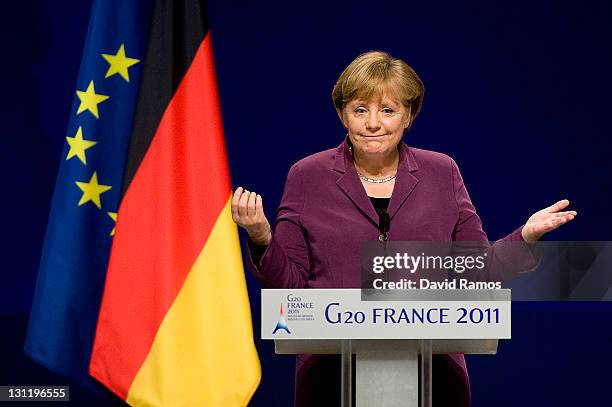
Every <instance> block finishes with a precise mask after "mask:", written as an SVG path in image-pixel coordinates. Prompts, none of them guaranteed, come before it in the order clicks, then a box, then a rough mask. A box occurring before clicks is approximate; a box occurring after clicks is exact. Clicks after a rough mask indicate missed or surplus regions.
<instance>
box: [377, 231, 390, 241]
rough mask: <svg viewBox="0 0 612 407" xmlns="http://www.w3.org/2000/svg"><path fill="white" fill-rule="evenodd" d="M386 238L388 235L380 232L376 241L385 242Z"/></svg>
mask: <svg viewBox="0 0 612 407" xmlns="http://www.w3.org/2000/svg"><path fill="white" fill-rule="evenodd" d="M387 240H389V236H385V235H383V234H382V233H381V234H380V235H378V241H379V242H385V241H387Z"/></svg>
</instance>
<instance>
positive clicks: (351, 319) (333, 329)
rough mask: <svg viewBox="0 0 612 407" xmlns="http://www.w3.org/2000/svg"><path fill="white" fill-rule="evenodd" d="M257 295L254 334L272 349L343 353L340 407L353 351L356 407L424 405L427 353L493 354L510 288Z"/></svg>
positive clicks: (346, 403) (506, 316)
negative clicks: (257, 322) (272, 344)
mask: <svg viewBox="0 0 612 407" xmlns="http://www.w3.org/2000/svg"><path fill="white" fill-rule="evenodd" d="M261 296H262V298H261V312H262V315H261V317H262V318H261V335H262V338H263V339H274V340H275V341H274V342H275V345H276V353H279V354H293V353H317V354H334V353H336V354H338V353H339V354H341V355H342V356H341V383H342V385H341V406H342V407H352V397H351V394H352V390H351V386H352V379H351V378H352V371H353V366H352V355H353V354H354V355H355V360H356V369H355V384H356V389H355V390H356V391H355V394H356V405H357V407H370V406H377V407H417V406H421V407H431V406H432V392H431V389H432V354H433V353H469V354H495V353H496V351H497V340H498V339H509V338H510V316H511V315H510V313H511V308H510V290H401V291H400V290H392V291H382V290H376V291H371V292H365V291H362V290H359V289H295V290H293V289H291V290H290V289H281V290H262V294H261ZM419 355H420V357H419ZM419 364H420V368H419ZM419 371H420V372H421V373H420V380H419ZM419 394H420V402H419V397H418V395H419Z"/></svg>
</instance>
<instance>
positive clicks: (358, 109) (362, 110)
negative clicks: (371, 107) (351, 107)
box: [355, 107, 367, 114]
mask: <svg viewBox="0 0 612 407" xmlns="http://www.w3.org/2000/svg"><path fill="white" fill-rule="evenodd" d="M366 112H367V111H366V110H365V108H363V107H357V108H355V113H357V114H364V113H366Z"/></svg>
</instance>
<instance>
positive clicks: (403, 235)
mask: <svg viewBox="0 0 612 407" xmlns="http://www.w3.org/2000/svg"><path fill="white" fill-rule="evenodd" d="M399 151H400V159H399V165H398V169H397V178H396V181H395V187H394V189H393V194H392V196H391V200H390V202H389V207H388V213H389V215H390V217H391V228H390V230H389V233H388V236H389V240H412V241H452V240H459V241H486V240H487V235H486V234H485V232H484V231H483V229H482V222H481V221H480V218H479V217H478V215H477V214H476V210H475V209H474V205H472V202H471V200H470V197H469V195H468V192H467V189H466V187H465V184H464V183H463V179H462V178H461V174H460V173H459V169H458V167H457V164H455V162H454V161H453V160H452V159H451V158H450V157H449V156H447V155H444V154H441V153H436V152H433V151H427V150H421V149H417V148H413V147H408V146H407V145H406V144H404V143H402V144H401V145H400V147H399ZM520 232H521V228H519V229H517V230H515V231H514V232H513V233H511V234H510V235H508V236H507V237H505V238H504V239H502V240H504V241H523V239H522V236H521V233H520ZM379 234H380V232H379V230H378V215H377V213H376V211H375V209H374V206H373V205H372V203H371V201H370V199H369V198H368V196H367V194H366V191H365V189H364V188H363V185H362V184H361V181H360V179H359V177H358V176H357V172H356V170H355V166H354V165H353V158H352V155H351V153H350V151H349V149H348V144H347V142H346V140H345V141H344V142H343V143H342V144H341V145H340V146H338V147H337V148H334V149H330V150H326V151H322V152H319V153H316V154H313V155H311V156H308V157H306V158H304V159H302V160H300V161H299V162H297V163H296V164H294V165H293V166H292V167H291V170H290V171H289V175H288V176H287V182H286V185H285V191H284V193H283V197H282V200H281V204H280V207H279V209H278V217H277V219H276V227H275V230H274V233H273V236H272V241H271V243H270V244H269V245H268V246H267V247H266V249H265V251H263V254H261V253H260V256H253V255H252V254H251V253H250V254H249V258H248V264H249V268H250V270H251V272H252V274H253V275H254V276H255V278H256V279H257V280H258V281H259V282H260V283H261V284H262V285H263V286H264V287H267V288H306V287H312V288H360V284H361V275H360V255H359V250H360V243H361V242H362V241H373V240H377V239H378V235H379ZM496 246H498V244H495V245H493V247H492V248H491V249H490V250H491V252H492V255H493V256H498V257H500V256H501V257H503V256H504V253H503V249H502V248H501V245H500V246H498V247H497V252H496V250H495V249H496ZM490 256H491V255H489V257H490ZM253 257H257V258H258V259H257V260H258V261H257V264H255V262H254V260H253ZM514 257H516V254H514ZM521 257H523V256H521ZM521 260H522V261H523V264H525V266H524V267H523V269H529V268H532V267H534V266H535V262H534V259H533V257H532V256H531V254H530V252H529V250H528V248H527V245H525V253H524V258H523V259H521ZM503 277H504V280H507V279H509V278H511V277H512V276H503ZM444 357H445V360H446V363H447V364H448V366H449V367H450V368H451V370H452V371H454V372H455V373H456V376H457V377H458V378H459V382H460V383H461V384H462V386H463V390H464V391H463V394H464V397H463V398H464V400H463V403H464V405H469V400H470V390H469V389H470V383H469V378H468V374H467V368H466V365H465V359H464V357H463V355H462V354H450V355H444ZM327 359H329V357H327ZM321 361H323V362H321ZM328 362H329V360H327V361H326V358H325V357H322V356H315V355H298V357H297V363H296V406H309V405H314V404H315V403H316V404H318V405H320V403H319V401H316V402H315V401H306V400H312V394H313V393H314V392H317V393H321V392H325V390H322V389H326V388H327V387H329V380H328V379H327V378H326V377H325V375H324V374H322V372H323V371H326V372H328V371H329V370H330V369H328V368H325V369H321V368H320V366H321V365H322V364H325V363H328ZM317 365H319V366H317ZM338 366H339V365H338ZM338 369H339V368H338ZM331 370H334V369H331ZM336 372H337V375H336V376H338V377H339V370H337V371H336ZM334 374H335V373H334ZM434 377H435V375H434ZM334 386H335V383H334ZM338 386H339V385H338ZM337 389H338V390H336V391H337V392H338V394H339V387H337ZM330 391H333V390H330ZM330 404H331V403H330ZM436 404H438V403H436ZM325 405H327V404H325ZM455 405H462V404H461V401H459V400H455Z"/></svg>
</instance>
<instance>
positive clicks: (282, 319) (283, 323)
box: [272, 303, 291, 334]
mask: <svg viewBox="0 0 612 407" xmlns="http://www.w3.org/2000/svg"><path fill="white" fill-rule="evenodd" d="M279 329H284V330H285V332H287V333H288V334H290V333H291V332H289V328H288V327H287V321H285V312H284V311H283V304H282V303H281V305H280V317H279V318H278V322H277V323H276V328H274V331H272V334H275V333H276V331H278V330H279Z"/></svg>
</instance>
